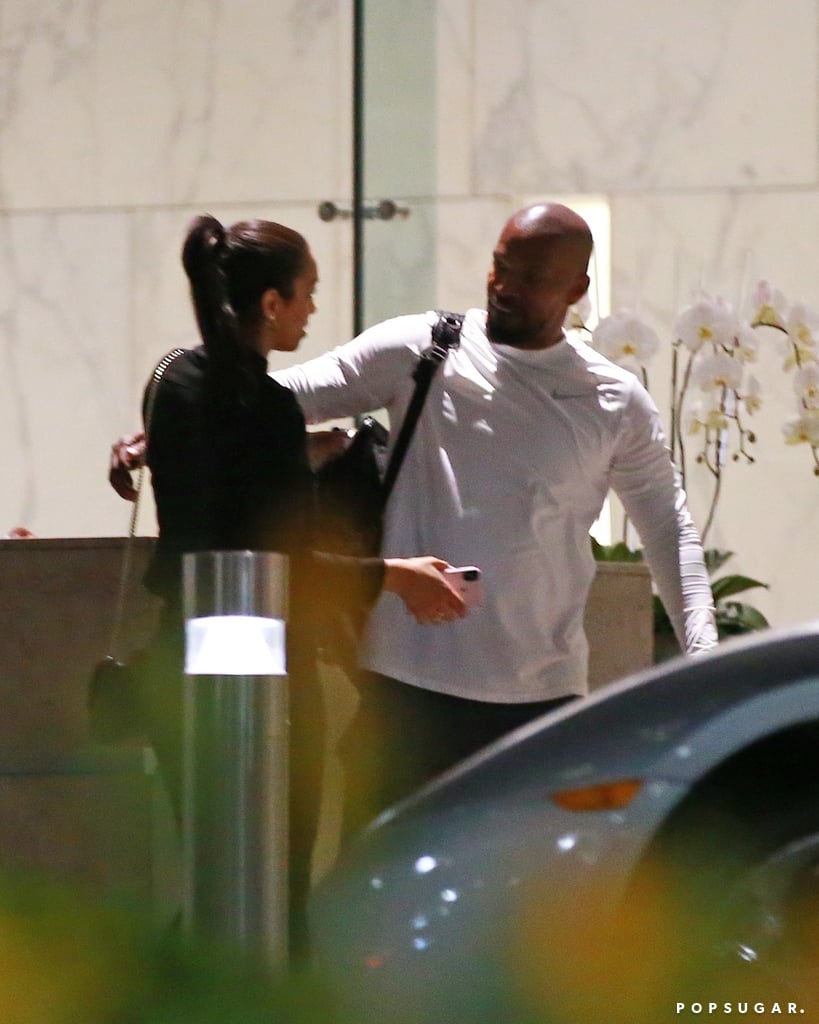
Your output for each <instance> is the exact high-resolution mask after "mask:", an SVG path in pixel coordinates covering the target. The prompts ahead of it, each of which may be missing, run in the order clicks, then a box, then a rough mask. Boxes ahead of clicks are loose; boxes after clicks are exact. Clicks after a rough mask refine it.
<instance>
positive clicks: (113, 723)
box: [86, 348, 185, 743]
mask: <svg viewBox="0 0 819 1024" xmlns="http://www.w3.org/2000/svg"><path fill="white" fill-rule="evenodd" d="M184 351H185V350H184V349H181V348H175V349H173V351H171V352H169V353H168V354H167V355H166V356H163V357H162V359H160V361H159V362H158V363H157V365H156V368H155V369H154V372H153V375H152V377H151V379H150V382H149V385H148V387H149V391H148V395H147V400H146V405H145V416H144V425H145V433H146V434H147V433H148V426H149V424H150V419H151V411H152V409H153V399H154V395H155V394H156V388H157V385H158V384H159V381H160V380H161V379H162V375H163V374H164V372H165V371H166V370H167V368H168V367H169V366H170V365H171V363H172V362H173V361H174V359H176V358H177V356H180V355H182V353H183V352H184ZM144 475H145V467H144V466H140V468H139V471H138V473H137V478H136V483H135V490H136V498H135V499H134V503H133V506H132V508H131V519H130V523H129V527H128V536H127V537H126V538H125V544H124V546H123V552H122V566H121V568H120V575H119V586H118V589H117V601H116V606H115V609H114V625H113V628H112V631H111V639H110V641H109V644H108V654H106V656H105V657H104V658H102V659H101V660H100V661H98V662H97V663H96V665H95V666H94V667H93V669H92V670H91V676H90V679H89V681H88V694H87V700H86V708H87V711H88V730H89V734H90V736H91V738H92V739H93V740H95V741H96V742H98V743H123V742H125V741H128V740H136V739H140V738H143V737H145V736H146V735H147V731H148V729H147V721H146V716H145V711H144V708H143V701H142V691H143V679H144V672H145V666H146V663H147V661H148V658H149V656H150V648H145V649H144V650H139V651H135V652H133V653H131V654H129V656H128V660H127V661H124V660H122V658H120V657H119V656H118V654H117V652H118V651H119V648H120V643H121V635H120V634H121V633H122V626H123V622H124V618H125V599H126V596H127V592H128V584H129V582H130V577H131V556H132V553H133V550H132V549H133V541H134V536H135V535H136V524H137V517H138V515H139V497H140V494H141V493H142V482H143V477H144Z"/></svg>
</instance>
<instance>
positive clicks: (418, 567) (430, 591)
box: [384, 555, 466, 626]
mask: <svg viewBox="0 0 819 1024" xmlns="http://www.w3.org/2000/svg"><path fill="white" fill-rule="evenodd" d="M384 566H385V572H384V590H389V591H391V592H392V593H394V594H397V595H398V596H399V597H400V598H401V600H402V601H403V602H404V604H405V605H406V608H407V611H408V612H409V613H410V614H411V615H413V616H414V617H415V621H416V622H418V623H419V624H420V625H422V626H426V625H432V624H439V623H442V622H453V621H454V620H455V619H462V618H463V617H464V615H466V605H465V604H464V602H463V598H462V597H461V595H460V594H459V593H458V592H457V591H456V590H455V589H454V588H453V587H452V586H451V585H450V583H449V580H447V578H446V576H444V569H449V568H450V565H449V562H445V561H444V560H443V559H442V558H433V557H432V556H431V555H424V556H421V557H418V558H385V559H384Z"/></svg>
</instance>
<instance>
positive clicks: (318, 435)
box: [307, 427, 355, 472]
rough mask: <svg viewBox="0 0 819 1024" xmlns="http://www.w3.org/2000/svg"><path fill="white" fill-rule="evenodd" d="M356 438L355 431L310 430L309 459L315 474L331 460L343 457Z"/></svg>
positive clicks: (308, 440) (308, 441) (308, 436)
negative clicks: (342, 454)
mask: <svg viewBox="0 0 819 1024" xmlns="http://www.w3.org/2000/svg"><path fill="white" fill-rule="evenodd" d="M354 436H355V431H349V430H342V429H341V428H340V427H335V428H334V429H333V430H308V432H307V458H308V459H309V460H310V468H311V469H312V470H313V472H315V471H316V470H318V469H321V467H322V466H323V465H324V463H325V462H328V461H329V460H330V459H332V458H335V457H336V456H337V455H341V453H342V452H344V451H346V449H347V448H349V447H350V445H351V444H352V441H353V437H354Z"/></svg>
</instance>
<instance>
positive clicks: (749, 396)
mask: <svg viewBox="0 0 819 1024" xmlns="http://www.w3.org/2000/svg"><path fill="white" fill-rule="evenodd" d="M742 401H743V403H744V405H745V409H746V410H747V411H748V412H749V413H755V412H757V411H758V410H759V409H761V408H762V389H761V387H760V384H759V381H758V380H757V379H756V377H754V376H753V374H751V376H750V377H749V378H748V384H747V386H746V388H745V392H744V394H743V395H742Z"/></svg>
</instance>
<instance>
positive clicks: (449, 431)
mask: <svg viewBox="0 0 819 1024" xmlns="http://www.w3.org/2000/svg"><path fill="white" fill-rule="evenodd" d="M434 322H435V313H427V314H421V315H413V316H403V317H398V318H396V319H393V320H388V321H386V322H384V323H381V324H378V325H377V326H375V327H372V328H370V329H368V330H366V331H365V332H364V333H363V334H361V335H360V336H359V337H358V338H357V339H355V340H354V341H351V342H349V343H348V344H346V345H342V346H340V347H339V348H336V349H334V350H333V351H332V352H328V353H327V354H325V355H323V356H320V357H319V358H317V359H313V360H311V361H309V362H307V363H303V364H301V365H300V366H295V367H292V368H290V369H288V370H285V371H281V372H278V373H276V374H275V376H276V378H277V379H278V380H279V381H281V382H282V383H283V384H286V385H287V386H288V387H290V388H292V389H293V390H294V391H295V392H296V394H297V396H298V400H299V403H300V405H301V406H302V408H303V410H304V412H305V416H306V417H307V419H308V421H309V422H313V423H318V422H322V421H324V420H327V419H332V418H335V417H340V416H349V415H355V414H359V413H363V412H367V411H370V410H373V409H378V408H382V407H383V408H386V409H387V411H388V413H389V416H390V422H391V423H392V424H393V425H397V424H399V423H400V422H401V421H402V418H403V415H404V412H405V410H406V407H407V404H408V402H409V398H410V395H411V393H412V388H413V382H412V379H411V374H412V370H413V368H414V366H415V363H416V360H417V357H418V354H419V353H420V352H421V351H422V350H423V349H424V348H426V347H427V346H428V345H429V343H430V328H431V326H432V324H433V323H434ZM485 322H486V314H485V313H484V312H483V311H482V310H470V311H469V313H468V314H467V315H466V319H465V321H464V326H463V330H462V332H461V343H460V346H459V348H457V349H454V350H452V351H451V352H450V354H449V356H448V358H447V360H446V362H445V363H444V365H443V366H442V367H441V368H440V369H439V371H438V373H437V374H436V376H435V378H434V380H433V383H432V387H431V389H430V392H429V395H428V397H427V401H426V404H425V406H424V411H423V413H422V415H421V418H420V420H419V423H418V426H417V428H416V433H415V436H414V438H413V441H412V444H411V445H410V448H409V451H408V453H407V456H406V459H405V461H404V464H403V466H402V469H401V472H400V474H399V477H398V480H397V482H396V485H395V489H394V491H393V494H392V496H391V498H390V501H389V505H388V508H387V512H386V522H385V535H384V544H383V548H382V553H383V555H384V556H385V557H390V556H393V557H395V556H409V555H417V554H432V555H437V556H439V557H441V558H445V559H446V560H447V561H448V562H450V563H452V564H453V565H477V566H479V567H480V569H481V570H482V573H483V582H484V587H485V600H484V604H483V606H482V607H481V608H478V609H475V610H473V611H471V612H470V613H469V614H468V615H467V617H466V618H465V619H463V620H459V621H457V622H454V623H449V624H445V625H441V626H419V625H417V624H416V623H415V621H414V619H413V618H412V617H411V616H410V615H409V614H408V613H407V612H406V610H405V609H404V606H403V604H402V602H401V601H400V599H399V598H398V597H396V596H395V595H393V594H383V595H382V596H381V597H380V599H379V601H378V603H377V604H376V606H375V608H374V610H373V612H372V615H371V616H370V623H369V628H368V632H367V637H366V641H365V645H364V649H363V653H362V665H363V667H365V668H368V669H371V670H372V671H375V672H380V673H382V674H384V675H388V676H392V677H394V678H396V679H400V680H402V681H403V682H405V683H410V684H413V685H416V686H420V687H424V688H426V689H430V690H436V691H440V692H443V693H449V694H454V695H457V696H460V697H468V698H472V699H476V700H486V701H500V702H510V703H515V702H522V701H533V700H546V699H550V698H553V697H558V696H563V695H568V694H583V693H586V692H587V688H588V687H587V662H588V646H587V642H586V637H585V635H584V631H583V618H584V610H585V605H586V598H587V595H588V591H589V587H590V585H591V582H592V579H593V578H594V573H595V562H594V559H593V557H592V552H591V545H590V540H589V529H590V527H591V525H592V523H593V522H594V520H595V519H596V517H597V515H598V514H599V512H600V509H601V507H602V505H603V502H604V500H605V498H606V495H607V493H608V490H609V488H613V490H614V491H615V492H616V493H617V495H618V496H619V497H620V500H621V501H622V503H623V506H624V508H625V511H626V513H627V514H628V516H629V517H630V519H631V521H632V522H633V524H634V526H635V528H636V529H637V531H638V533H639V535H640V539H641V542H642V544H643V547H644V549H645V555H646V559H647V561H648V563H649V566H650V568H651V571H652V575H653V578H654V580H655V583H656V585H657V588H658V591H659V593H660V596H661V598H662V600H663V603H664V605H665V607H666V610H667V611H668V614H669V616H670V618H671V621H672V623H673V625H674V628H675V631H676V633H677V637H678V639H679V640H680V642H681V644H682V646H683V649H684V650H687V651H689V652H694V651H698V650H705V649H707V648H709V647H711V646H713V645H714V644H715V643H716V639H717V634H716V627H715V624H714V618H713V607H712V595H711V589H710V586H709V582H708V575H707V572H706V569H705V566H704V564H703V557H702V547H701V544H700V540H699V537H698V534H697V531H696V529H695V527H694V525H693V523H692V521H691V518H690V515H689V513H688V510H687V507H686V503H685V495H684V494H683V492H682V490H681V489H680V485H679V481H678V477H677V474H676V473H675V471H674V468H673V466H672V463H671V460H670V458H669V452H668V447H667V444H666V439H665V436H664V433H663V430H662V426H661V424H660V419H659V416H658V414H657V410H656V407H655V406H654V403H653V401H652V400H651V398H650V396H649V395H648V393H647V391H646V390H645V388H643V386H642V385H641V384H640V382H639V381H638V380H637V378H636V377H635V376H634V375H633V374H631V373H629V372H628V371H627V370H624V369H622V368H620V367H618V366H616V365H614V364H613V363H611V362H609V361H608V360H607V359H605V358H604V357H603V356H601V355H600V354H599V353H598V352H596V351H595V350H594V349H592V348H590V347H589V346H587V345H585V344H583V343H582V342H578V341H574V340H570V339H568V338H564V339H563V340H562V341H560V342H558V343H557V344H556V345H554V346H552V347H550V348H547V349H542V350H537V351H528V350H521V349H516V348H512V347H509V346H505V345H497V344H494V343H492V342H491V341H489V339H488V338H487V335H486V330H485ZM396 433H397V430H394V431H393V436H395V434H396Z"/></svg>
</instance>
